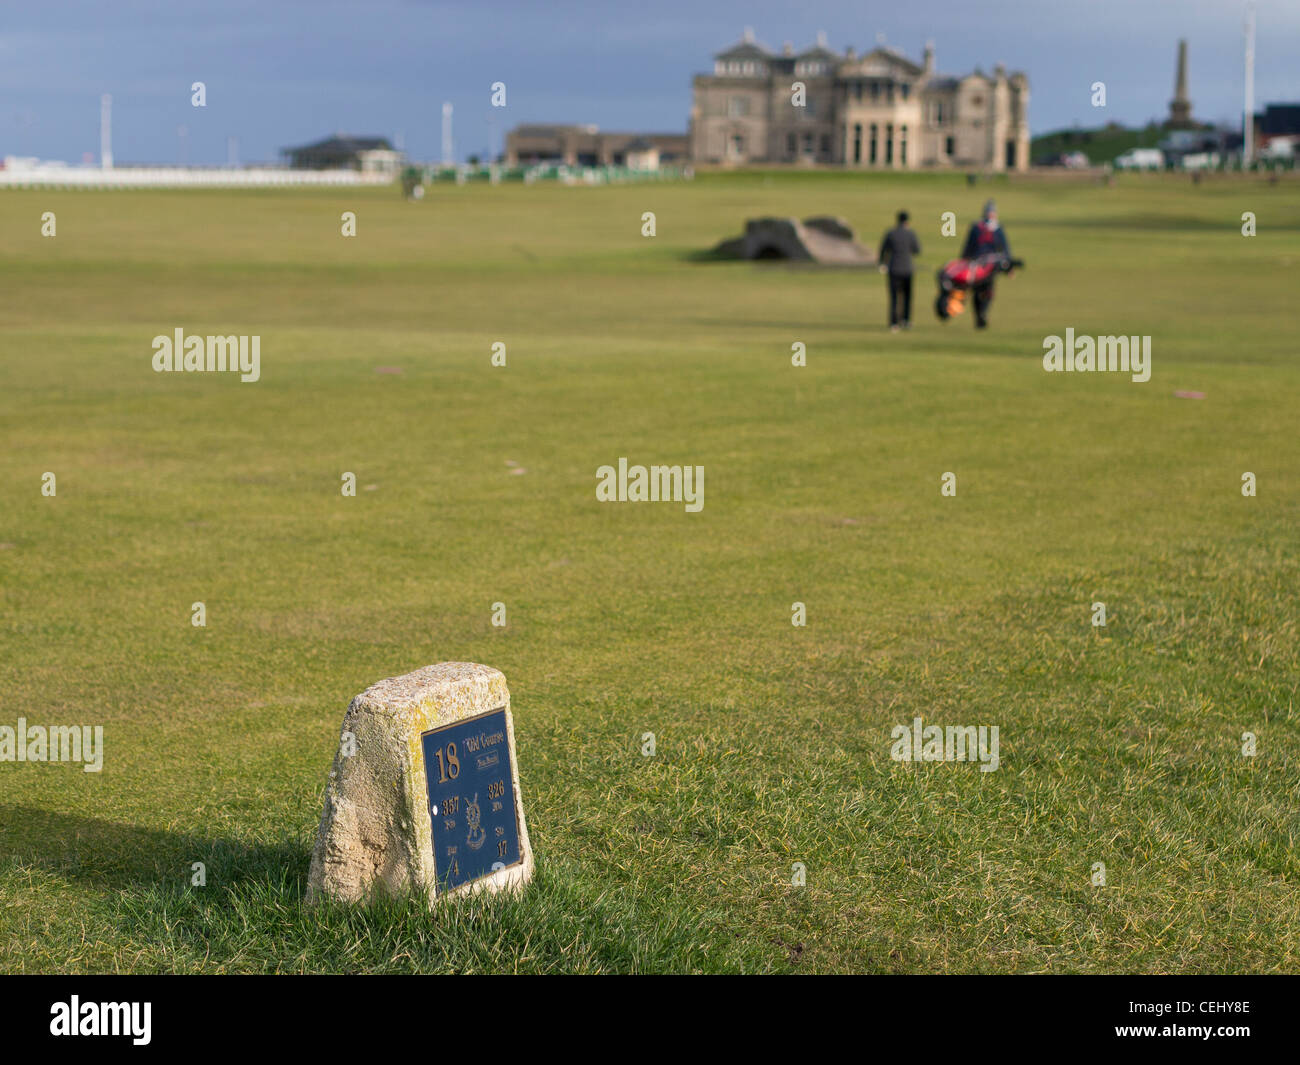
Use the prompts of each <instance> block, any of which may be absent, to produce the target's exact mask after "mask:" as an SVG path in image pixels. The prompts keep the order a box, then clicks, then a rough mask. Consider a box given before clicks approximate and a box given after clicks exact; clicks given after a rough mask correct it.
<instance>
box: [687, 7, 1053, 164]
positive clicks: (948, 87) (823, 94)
mask: <svg viewBox="0 0 1300 1065" xmlns="http://www.w3.org/2000/svg"><path fill="white" fill-rule="evenodd" d="M796 83H799V84H802V86H803V101H802V105H801V106H800V105H799V104H797V103H796ZM693 88H694V102H693V105H692V108H691V129H690V153H691V158H692V159H694V160H696V161H697V162H707V163H733V164H739V165H743V164H749V163H821V164H829V165H836V166H846V167H851V168H857V169H887V170H916V169H920V168H929V167H933V168H948V167H954V168H957V167H959V168H978V169H983V170H997V171H1001V170H1026V169H1028V167H1029V81H1028V79H1027V78H1026V77H1025V75H1024V74H1022V73H1019V72H1017V73H1012V74H1008V73H1007V71H1006V69H1005V68H1004V67H1003V66H1002V65H1001V64H999V65H998V66H997V67H995V68H994V72H993V74H992V75H987V74H984V73H983V72H982V71H980V70H979V69H978V68H977V69H976V70H975V71H974V72H972V73H970V74H966V75H965V76H963V77H946V76H941V75H939V74H937V73H936V72H935V66H934V48H933V46H931V45H929V44H927V45H926V48H925V55H924V58H923V60H922V62H920V63H915V62H913V61H912V60H910V59H908V58H907V57H906V56H904V55H902V54H901V53H899V52H896V51H894V50H893V49H890V48H885V47H878V48H875V49H873V50H872V51H870V52H868V53H866V54H865V55H863V56H860V57H859V56H857V55H856V54H855V53H854V51H853V49H851V48H850V49H848V50H847V51H845V53H844V54H843V55H838V54H836V53H835V52H832V51H831V50H830V49H829V48H828V47H827V46H826V40H825V38H824V37H820V38H819V39H818V42H817V44H816V45H815V46H813V47H812V48H809V49H806V50H805V51H802V52H798V53H796V52H795V51H794V50H793V48H792V47H791V46H790V45H789V44H787V45H786V46H785V48H784V49H783V50H782V52H781V54H780V55H776V54H774V53H772V52H770V51H769V50H768V49H767V48H765V47H764V46H763V45H761V44H759V43H758V42H757V41H755V40H754V37H753V34H752V33H751V32H750V31H748V30H747V31H746V32H745V36H744V39H743V40H741V41H740V42H739V43H737V44H735V45H732V46H731V47H730V48H728V49H726V50H725V51H722V52H719V53H718V54H717V55H715V56H714V64H713V73H712V74H699V75H696V77H695V79H694V83H693Z"/></svg>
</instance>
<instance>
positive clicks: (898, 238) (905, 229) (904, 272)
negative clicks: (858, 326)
mask: <svg viewBox="0 0 1300 1065" xmlns="http://www.w3.org/2000/svg"><path fill="white" fill-rule="evenodd" d="M920 254H921V242H920V241H919V240H917V239H916V233H914V232H913V231H912V229H911V228H910V227H909V226H908V224H907V212H906V211H899V212H898V225H896V226H895V227H894V228H893V229H891V230H890V231H889V232H888V233H886V234H885V237H884V239H883V240H882V241H881V242H880V255H879V256H878V258H879V260H880V272H881V273H882V274H883V273H885V272H886V271H888V273H889V331H890V332H891V333H897V332H898V327H899V325H900V324H901V325H902V327H903V328H904V329H911V328H912V256H913V255H920ZM900 303H901V304H902V313H901V314H900V313H899V304H900Z"/></svg>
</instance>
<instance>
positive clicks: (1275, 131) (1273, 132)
mask: <svg viewBox="0 0 1300 1065" xmlns="http://www.w3.org/2000/svg"><path fill="white" fill-rule="evenodd" d="M1255 133H1256V135H1257V137H1258V138H1260V143H1261V144H1264V146H1268V143H1269V142H1270V140H1271V139H1273V138H1275V137H1300V104H1268V105H1266V107H1265V108H1264V113H1262V114H1256V116H1255Z"/></svg>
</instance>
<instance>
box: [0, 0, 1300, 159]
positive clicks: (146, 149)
mask: <svg viewBox="0 0 1300 1065" xmlns="http://www.w3.org/2000/svg"><path fill="white" fill-rule="evenodd" d="M1257 11H1258V16H1257V18H1258V26H1259V34H1258V46H1257V49H1256V100H1257V102H1258V103H1259V104H1261V105H1262V104H1263V103H1265V102H1281V101H1294V100H1300V84H1298V83H1300V74H1297V71H1298V70H1300V66H1298V65H1297V62H1296V57H1297V56H1298V55H1300V3H1298V2H1296V0H1258V3H1257ZM1244 12H1245V4H1244V2H1242V0H1068V2H1065V0H957V2H954V0H900V2H899V3H898V4H895V5H890V4H885V3H877V4H867V3H863V2H861V0H855V2H849V0H842V2H841V0H826V2H818V0H807V2H804V3H775V2H770V0H749V2H733V0H717V2H709V0H694V2H691V0H642V2H637V3H631V2H613V3H590V2H570V0H538V2H535V3H520V2H515V0H480V2H478V3H431V2H421V0H372V2H353V3H339V2H331V0H256V2H252V0H227V2H221V3H205V4H200V3H192V2H189V0H160V2H155V0H113V2H111V3H105V2H103V0H80V2H67V0H41V2H37V3H30V4H17V3H8V2H6V3H0V156H4V155H35V156H40V157H42V158H52V159H65V160H67V161H69V162H79V161H81V159H82V158H83V155H84V153H87V152H90V153H92V154H93V155H94V156H95V158H96V159H98V151H99V96H100V94H101V93H104V92H110V93H112V94H113V98H114V123H113V129H114V134H113V148H114V154H115V156H116V158H117V161H118V162H119V163H122V162H161V163H174V162H177V161H178V160H181V159H182V158H184V159H185V161H188V162H191V163H222V162H224V161H225V160H226V153H227V138H229V137H232V136H233V137H237V138H238V141H239V156H240V159H241V161H244V162H250V161H270V160H274V159H276V158H277V157H278V152H279V149H281V148H283V147H285V146H287V145H292V144H299V143H303V142H306V141H310V140H314V139H316V138H318V137H320V136H323V135H326V134H328V133H331V132H334V131H340V130H345V131H348V132H352V133H362V134H379V135H386V136H390V137H391V136H396V135H399V134H400V135H401V136H402V137H403V140H404V144H405V147H406V149H407V151H408V152H409V153H410V154H411V155H412V156H414V157H416V158H419V159H433V158H437V156H438V155H439V145H440V122H441V105H442V102H443V101H444V100H450V101H451V102H452V103H453V104H454V106H455V109H456V123H455V133H456V138H455V139H456V151H457V155H458V157H460V158H464V156H466V155H467V154H470V153H479V154H482V153H483V152H484V150H485V149H486V148H487V146H488V142H489V137H492V138H493V145H494V147H495V148H496V149H498V150H499V148H500V145H501V136H502V131H503V130H504V129H505V128H508V127H509V126H513V125H515V124H516V123H519V122H593V123H596V124H598V125H600V126H601V127H602V128H604V129H610V130H615V129H621V130H647V131H661V132H667V131H672V130H682V131H684V130H685V128H686V124H687V120H688V117H689V113H690V78H691V75H692V74H694V73H698V72H702V71H707V70H708V69H710V67H711V65H712V59H711V57H712V54H713V53H714V52H715V51H718V50H719V49H721V48H722V47H724V46H726V45H728V44H730V43H731V42H733V41H735V40H737V39H738V38H739V37H740V35H741V33H742V31H743V29H744V27H746V26H752V27H753V28H754V31H755V33H756V35H757V37H758V39H759V40H760V41H761V42H763V43H764V44H766V45H768V46H769V47H771V48H774V49H777V48H780V46H781V44H782V42H784V41H786V40H789V41H792V42H793V43H794V44H795V46H796V48H798V47H804V46H807V45H809V44H810V43H812V41H813V40H814V39H815V37H816V34H817V32H818V31H819V30H824V31H826V33H827V35H828V37H829V43H830V45H831V47H833V48H834V49H835V50H837V51H842V50H843V49H844V47H845V46H847V45H853V46H854V47H855V48H857V49H858V51H860V52H861V51H864V50H868V49H870V48H871V47H872V46H873V45H874V44H875V42H876V39H877V34H882V33H883V34H884V36H885V40H886V42H887V43H888V44H889V45H891V46H892V47H895V48H897V49H899V50H900V51H903V52H904V53H906V54H908V55H910V56H912V57H914V58H919V56H920V53H921V49H922V47H923V45H924V43H925V41H926V39H927V38H929V39H933V41H934V43H935V49H936V52H937V58H938V67H939V69H940V70H941V71H942V72H943V73H950V74H963V73H966V72H967V71H969V70H970V69H972V68H973V67H975V66H976V65H980V66H983V67H984V68H985V69H986V70H989V69H991V68H992V66H993V65H994V64H995V63H997V62H998V61H1003V62H1005V63H1006V64H1007V65H1008V67H1010V68H1012V69H1023V70H1024V71H1025V72H1026V73H1027V74H1028V75H1029V81H1030V89H1031V93H1032V97H1031V103H1030V110H1029V113H1030V120H1031V123H1032V126H1033V129H1034V131H1035V132H1036V133H1039V132H1045V131H1047V130H1051V129H1056V128H1059V127H1061V126H1067V125H1073V124H1074V123H1076V122H1077V123H1079V124H1082V125H1095V124H1100V122H1103V121H1107V120H1115V121H1120V122H1125V123H1138V122H1143V121H1145V120H1146V119H1148V118H1153V117H1163V116H1164V114H1165V113H1166V108H1167V104H1168V101H1169V98H1170V96H1171V95H1172V90H1173V78H1174V57H1175V50H1176V42H1177V39H1178V38H1179V37H1186V38H1187V39H1188V44H1189V49H1190V69H1191V93H1190V95H1191V98H1192V101H1193V107H1194V114H1195V115H1196V116H1197V117H1199V118H1202V119H1210V120H1219V119H1224V120H1227V119H1232V120H1234V121H1236V120H1238V116H1239V115H1240V112H1241V100H1242V84H1243V77H1242V34H1241V26H1242V20H1243V17H1244ZM194 81H203V82H205V83H206V85H207V92H208V106H207V108H206V109H202V110H199V109H195V108H192V107H191V106H190V85H191V83H192V82H194ZM494 81H503V82H505V84H506V86H507V104H508V106H507V107H506V109H505V110H494V109H493V108H491V107H490V106H489V87H490V85H491V84H492V82H494ZM1094 81H1105V82H1106V85H1107V95H1108V105H1109V106H1108V107H1107V108H1106V109H1105V110H1104V111H1102V110H1099V109H1094V108H1093V107H1091V106H1090V104H1089V86H1090V85H1091V84H1092V83H1093V82H1094ZM490 122H491V123H492V124H491V125H489V123H490ZM181 126H184V127H185V128H186V135H185V137H184V139H183V140H182V138H181V137H180V136H179V134H178V128H179V127H181Z"/></svg>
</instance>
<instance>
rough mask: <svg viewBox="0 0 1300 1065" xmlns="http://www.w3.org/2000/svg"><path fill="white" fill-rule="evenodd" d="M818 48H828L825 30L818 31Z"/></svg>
mask: <svg viewBox="0 0 1300 1065" xmlns="http://www.w3.org/2000/svg"><path fill="white" fill-rule="evenodd" d="M817 47H818V48H825V47H826V31H825V30H818V31H817Z"/></svg>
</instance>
